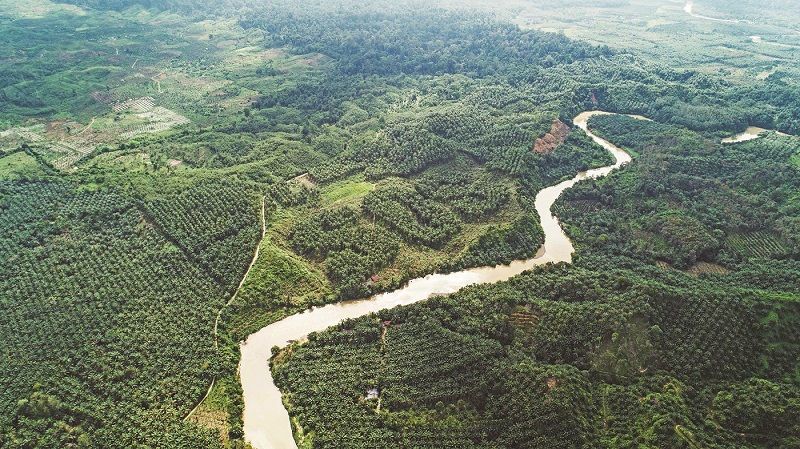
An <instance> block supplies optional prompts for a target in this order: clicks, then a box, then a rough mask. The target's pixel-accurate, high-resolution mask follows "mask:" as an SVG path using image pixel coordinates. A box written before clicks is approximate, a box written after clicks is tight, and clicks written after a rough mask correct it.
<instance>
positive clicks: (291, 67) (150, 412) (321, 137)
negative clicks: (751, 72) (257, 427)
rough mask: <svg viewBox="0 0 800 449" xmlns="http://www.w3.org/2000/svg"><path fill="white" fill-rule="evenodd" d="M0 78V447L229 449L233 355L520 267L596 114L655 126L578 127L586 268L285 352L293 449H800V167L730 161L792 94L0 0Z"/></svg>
mask: <svg viewBox="0 0 800 449" xmlns="http://www.w3.org/2000/svg"><path fill="white" fill-rule="evenodd" d="M742 7H743V8H744V7H745V6H742ZM0 54H2V56H0V60H2V61H3V64H0V65H2V68H0V231H2V232H0V235H1V236H2V237H0V292H1V293H0V342H2V343H0V359H2V360H3V363H2V364H0V380H2V385H3V387H4V388H3V389H2V391H0V447H2V448H6V447H8V448H19V449H22V448H66V447H80V448H89V447H111V448H117V447H118V448H123V447H124V448H127V447H153V448H156V447H170V448H211V447H229V448H244V447H246V445H245V444H246V443H245V441H244V435H243V429H242V407H243V402H242V395H241V387H240V385H239V381H238V377H237V363H238V360H239V342H240V341H241V340H243V339H245V338H246V337H247V336H248V335H249V334H250V333H252V332H255V331H257V330H258V329H260V328H261V327H263V326H266V325H268V324H270V323H273V322H275V321H278V320H280V319H282V318H284V317H286V316H289V315H291V314H293V313H297V312H300V311H302V310H305V309H307V308H309V307H314V306H320V305H324V304H327V303H333V302H338V301H342V300H346V299H354V298H362V297H366V296H369V295H372V294H375V293H378V292H383V291H389V290H393V289H395V288H398V287H400V286H402V285H404V284H405V283H406V282H407V281H408V280H410V279H413V278H415V277H420V276H424V275H426V274H429V273H432V272H447V271H455V270H460V269H463V268H468V267H480V266H493V265H496V264H501V263H508V262H511V261H513V260H519V259H525V258H528V257H532V256H533V255H534V254H535V253H536V251H537V250H538V249H539V247H540V246H541V245H542V242H543V233H542V230H541V228H540V225H539V217H538V215H537V213H536V211H535V208H534V198H535V196H536V194H537V193H538V192H539V191H540V190H541V189H542V188H544V187H546V186H549V185H553V184H555V183H557V182H559V181H562V180H564V179H568V178H571V177H572V176H574V175H575V173H577V172H579V171H582V170H586V169H589V168H592V167H600V166H606V165H609V164H610V163H612V159H611V156H610V155H609V154H608V152H607V151H605V150H604V149H602V148H601V147H599V146H598V145H597V144H595V143H593V142H592V141H591V139H589V137H587V136H586V135H585V134H584V133H583V132H582V131H581V130H580V129H577V128H576V127H574V126H572V119H573V117H574V116H575V115H576V114H577V113H578V112H582V111H585V110H596V109H601V110H606V111H608V112H618V113H624V114H642V115H645V116H647V117H648V118H650V119H652V120H653V121H652V122H648V121H642V120H633V119H630V118H627V117H623V116H620V115H601V116H596V117H594V118H593V119H592V120H591V121H590V123H589V126H590V127H591V129H592V130H593V131H594V132H596V133H597V134H598V135H601V136H603V137H604V138H606V139H608V140H609V141H611V142H614V143H615V144H617V145H619V146H621V147H623V148H624V149H626V150H627V151H629V152H630V153H631V154H632V155H633V156H634V161H633V162H632V163H631V164H630V165H628V166H627V167H625V168H624V169H623V170H621V171H619V172H617V173H615V174H613V175H611V176H610V177H608V178H606V179H602V180H597V181H587V182H582V183H579V184H577V185H576V186H575V187H574V188H572V189H570V190H568V191H567V193H566V194H565V195H564V197H563V198H561V199H560V200H559V202H558V203H557V204H556V207H555V208H554V212H555V213H556V214H557V215H558V217H559V219H560V220H561V222H562V224H563V226H564V228H565V230H566V232H567V234H568V235H569V236H570V237H571V238H572V240H573V242H574V243H575V247H576V250H577V252H576V254H575V258H574V262H575V263H574V265H572V266H566V265H558V266H546V267H543V268H541V269H537V270H535V271H534V272H530V273H525V274H523V275H521V276H519V277H517V278H514V279H512V280H511V281H508V282H504V283H501V284H498V285H492V286H478V287H471V288H469V289H467V290H465V291H463V292H460V293H458V294H455V295H451V296H444V297H434V298H431V299H430V300H429V301H427V302H424V303H421V304H418V305H414V306H408V307H402V308H397V309H392V310H388V311H383V312H380V313H379V314H377V315H373V316H369V317H364V318H361V319H358V320H352V321H349V322H346V323H343V324H342V325H340V326H337V327H336V328H333V329H331V330H328V331H325V332H321V333H316V334H313V335H311V336H310V338H309V341H308V342H307V343H302V344H301V343H297V344H294V345H292V346H290V348H289V349H287V350H283V351H280V352H277V357H275V358H274V359H273V372H274V375H275V380H276V383H277V384H278V386H279V387H280V388H281V390H282V391H283V392H284V394H285V395H286V396H285V399H286V404H287V406H288V408H289V411H290V414H291V416H292V418H293V420H294V421H293V422H294V423H295V425H296V426H298V427H297V428H296V430H297V438H298V440H299V443H300V444H301V447H314V448H349V447H352V448H359V447H364V448H366V447H370V448H372V447H398V446H400V447H432V448H433V447H436V448H441V447H457V446H458V447H476V448H477V447H481V448H489V447H491V448H522V447H531V448H533V447H536V448H540V447H581V448H594V447H608V448H627V447H631V448H633V447H637V448H642V447H647V448H651V447H652V448H656V447H658V448H662V447H670V448H671V447H676V448H683V447H686V448H696V447H709V448H731V449H732V448H741V447H744V448H773V447H776V448H777V447H781V448H783V447H787V448H790V447H796V446H797V447H800V440H798V436H799V435H800V428H798V427H797V426H798V424H797V423H798V422H800V386H799V385H800V383H798V382H800V380H799V379H798V372H800V366H798V363H797V361H798V359H800V335H798V329H800V327H798V325H800V323H798V320H800V318H798V317H799V316H800V315H798V312H800V310H798V294H800V291H798V286H799V285H800V260H798V257H800V253H798V248H800V184H798V181H797V179H798V176H797V175H798V170H800V145H798V140H797V138H795V137H791V136H785V135H781V134H777V133H768V134H767V135H766V136H764V137H761V138H759V139H756V140H752V141H749V142H744V143H737V144H722V143H720V140H721V138H722V137H726V136H728V135H731V134H733V133H736V132H739V131H742V130H744V128H745V127H747V126H751V125H752V126H760V127H763V128H768V129H774V130H778V131H782V132H784V133H788V134H797V133H798V131H800V128H799V127H798V126H799V125H798V123H800V122H798V120H800V118H799V117H800V112H799V111H800V103H799V102H800V94H798V87H797V84H796V82H795V81H793V80H792V78H791V76H790V75H787V74H782V72H779V71H778V72H776V73H775V74H773V75H770V76H768V77H766V78H765V79H763V80H761V81H759V82H753V83H736V82H732V81H731V80H729V79H727V78H723V77H721V76H717V74H709V73H711V72H713V71H712V70H705V71H700V70H678V69H674V68H670V67H667V66H665V65H663V64H662V63H661V61H658V60H653V59H649V58H646V57H643V56H641V55H638V54H636V53H635V52H632V51H630V50H624V49H617V48H611V47H608V46H595V45H591V44H588V43H584V42H579V41H576V40H571V39H569V38H567V37H565V36H564V35H563V34H557V33H546V32H541V31H532V30H525V29H522V28H520V27H518V26H517V25H514V24H511V23H509V22H507V21H505V20H503V19H502V18H501V17H499V16H490V15H487V14H484V13H481V12H477V11H474V10H469V11H467V10H465V9H464V8H458V7H453V6H452V5H449V4H445V3H442V4H439V3H436V4H428V2H415V1H403V2H395V1H388V0H379V1H372V2H361V1H355V0H353V1H351V0H337V1H320V0H303V1H300V2H295V1H291V2H290V1H284V0H280V1H277V2H269V4H262V3H257V2H250V1H245V0H242V1H238V0H226V1H217V2H206V3H198V2H194V1H152V0H151V1H145V0H120V1H108V2H106V1H93V0H70V1H68V2H65V4H61V3H52V2H46V1H42V2H37V3H36V7H35V8H33V7H27V6H26V5H23V6H16V5H15V4H12V2H6V3H2V2H0ZM262 199H264V204H265V212H266V213H265V218H266V224H267V226H266V233H265V237H264V239H263V240H261V239H260V236H261V232H260V229H259V228H260V213H261V201H262ZM256 246H259V257H258V259H257V260H255V262H254V264H253V267H252V269H251V270H250V272H249V275H248V276H247V277H246V278H245V279H242V278H243V276H244V275H245V272H246V270H247V268H248V264H249V263H250V262H251V258H252V256H253V253H254V250H255V248H256ZM240 282H242V287H241V288H240V289H238V291H237V286H238V285H239V284H240ZM234 293H236V295H235V296H234ZM231 299H233V300H232V301H231V302H230V303H229V304H228V301H229V300H231ZM217 316H219V323H218V324H219V335H218V337H216V338H215V336H214V324H215V320H216V319H217ZM215 340H216V341H217V342H218V343H219V348H218V349H217V348H215ZM212 379H214V380H215V382H214V387H213V388H212V389H211V390H210V393H209V395H208V397H207V398H205V400H203V401H202V402H201V403H200V404H199V406H198V401H201V399H203V398H204V395H205V394H206V392H207V390H208V387H209V384H210V383H211V381H212ZM368 396H369V397H368ZM195 406H198V407H197V409H196V410H195V411H194V412H193V413H192V415H191V416H187V414H188V413H189V412H190V411H192V410H193V409H194V408H195Z"/></svg>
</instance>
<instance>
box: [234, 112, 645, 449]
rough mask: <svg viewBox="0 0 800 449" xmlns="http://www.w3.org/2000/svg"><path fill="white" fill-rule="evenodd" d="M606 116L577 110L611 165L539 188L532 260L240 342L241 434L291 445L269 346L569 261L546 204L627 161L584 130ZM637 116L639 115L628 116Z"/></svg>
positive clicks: (347, 305) (352, 304)
mask: <svg viewBox="0 0 800 449" xmlns="http://www.w3.org/2000/svg"><path fill="white" fill-rule="evenodd" d="M598 114H606V112H602V111H588V112H584V113H581V114H579V115H578V116H577V117H575V119H574V120H573V122H574V124H575V125H576V126H578V127H579V128H581V129H583V130H584V131H585V132H586V134H587V135H588V136H589V137H591V138H592V140H594V141H595V142H597V143H598V144H599V145H601V146H602V147H603V148H605V149H606V150H608V151H609V152H610V153H611V154H612V155H613V156H614V159H615V162H614V164H612V165H609V166H606V167H601V168H596V169H592V170H588V171H585V172H580V173H578V174H577V175H576V176H575V177H574V178H572V179H570V180H567V181H563V182H561V183H559V184H556V185H554V186H550V187H547V188H545V189H543V190H541V191H540V192H539V193H538V194H537V195H536V201H535V206H536V212H537V213H538V214H539V217H540V218H541V225H542V229H543V230H544V245H542V248H541V249H539V252H538V253H537V255H536V256H535V257H533V258H532V259H527V260H519V261H515V262H512V263H511V264H509V265H499V266H495V267H482V268H473V269H469V270H464V271H458V272H454V273H448V274H431V275H428V276H425V277H422V278H417V279H414V280H412V281H411V282H409V283H408V284H407V285H406V286H405V287H402V288H400V289H398V290H394V291H392V292H388V293H382V294H379V295H375V296H373V297H371V298H367V299H363V300H357V301H347V302H342V303H338V304H330V305H327V306H324V307H318V308H314V309H311V310H308V311H305V312H302V313H297V314H295V315H291V316H289V317H286V318H284V319H283V320H280V321H277V322H275V323H272V324H270V325H268V326H266V327H264V328H262V329H261V330H259V331H258V332H256V333H254V334H252V335H250V336H249V337H248V338H247V340H246V341H244V342H243V343H242V344H241V362H240V364H239V374H240V378H241V382H242V389H243V392H244V404H245V406H244V434H245V439H246V440H247V441H248V442H249V443H250V444H251V445H252V446H253V448H255V449H296V448H297V445H296V444H295V441H294V437H293V436H292V428H291V425H290V421H289V414H288V412H287V411H286V409H285V408H284V406H283V403H282V401H281V392H280V390H278V388H277V387H276V386H275V383H274V382H273V379H272V373H271V372H270V368H269V358H270V356H271V349H272V347H273V346H279V347H284V346H286V345H288V344H289V343H290V342H292V341H294V340H299V339H302V338H303V337H305V336H306V335H308V334H309V333H311V332H319V331H322V330H325V329H327V328H328V327H331V326H334V325H336V324H338V323H340V322H341V321H343V320H345V319H349V318H358V317H360V316H364V315H368V314H370V313H374V312H378V311H380V310H382V309H387V308H392V307H396V306H400V305H407V304H412V303H415V302H419V301H422V300H425V299H427V298H429V297H430V296H431V295H436V294H448V293H454V292H457V291H458V290H461V289H462V288H464V287H467V286H469V285H475V284H487V283H494V282H500V281H504V280H507V279H509V278H511V277H513V276H516V275H518V274H520V273H522V272H524V271H527V270H530V269H532V268H534V267H536V266H538V265H544V264H546V263H550V262H553V263H557V262H568V263H569V262H572V253H573V252H574V248H573V246H572V242H571V241H570V240H569V238H568V237H567V235H566V234H565V233H564V231H563V229H561V225H560V224H559V222H558V219H557V218H556V217H555V216H554V215H553V213H552V211H551V208H552V206H553V203H555V201H556V200H557V199H558V197H559V196H561V194H562V193H563V192H564V191H565V190H567V189H569V188H570V187H572V186H573V185H575V184H576V183H577V182H579V181H582V180H585V179H592V178H600V177H603V176H606V175H608V174H609V173H611V171H613V170H614V169H616V168H619V167H621V166H622V165H624V164H626V163H628V162H630V160H631V157H630V156H629V155H628V153H626V152H625V151H623V150H622V149H620V148H618V147H616V146H615V145H613V144H612V143H610V142H608V141H607V140H605V139H602V138H600V137H598V136H596V135H595V134H593V133H592V132H591V131H589V130H588V127H587V122H588V120H589V118H590V117H592V116H594V115H598ZM632 117H634V118H637V119H643V117H639V116H632Z"/></svg>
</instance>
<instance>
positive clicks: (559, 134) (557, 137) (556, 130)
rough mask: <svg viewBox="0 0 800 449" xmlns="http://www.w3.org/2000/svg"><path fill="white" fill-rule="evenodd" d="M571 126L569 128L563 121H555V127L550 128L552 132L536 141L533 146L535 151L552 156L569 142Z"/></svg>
mask: <svg viewBox="0 0 800 449" xmlns="http://www.w3.org/2000/svg"><path fill="white" fill-rule="evenodd" d="M569 130H570V128H569V126H567V125H566V124H565V123H564V122H562V121H561V120H558V119H555V120H553V125H552V126H551V127H550V132H548V133H547V134H545V135H544V136H542V137H540V138H538V139H536V142H534V144H533V151H534V152H535V153H537V154H550V153H552V152H553V150H555V149H556V147H558V146H559V145H561V144H562V143H564V141H565V140H567V135H569Z"/></svg>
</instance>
